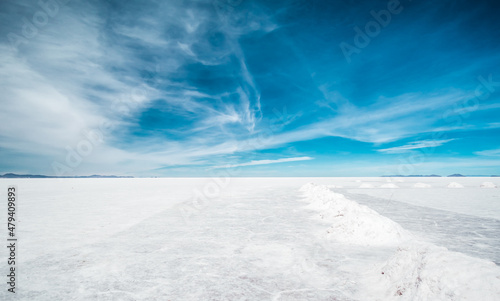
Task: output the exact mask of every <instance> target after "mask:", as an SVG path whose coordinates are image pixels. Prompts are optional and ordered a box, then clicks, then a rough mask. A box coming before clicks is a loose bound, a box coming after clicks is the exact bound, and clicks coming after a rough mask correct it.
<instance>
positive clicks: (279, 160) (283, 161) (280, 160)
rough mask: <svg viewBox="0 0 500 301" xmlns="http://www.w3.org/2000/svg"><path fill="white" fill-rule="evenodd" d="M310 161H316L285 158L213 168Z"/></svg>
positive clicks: (301, 158) (306, 158)
mask: <svg viewBox="0 0 500 301" xmlns="http://www.w3.org/2000/svg"><path fill="white" fill-rule="evenodd" d="M308 160H314V158H311V157H295V158H283V159H276V160H254V161H250V162H245V163H239V164H229V165H223V166H215V167H212V168H234V167H243V166H255V165H267V164H277V163H285V162H296V161H308Z"/></svg>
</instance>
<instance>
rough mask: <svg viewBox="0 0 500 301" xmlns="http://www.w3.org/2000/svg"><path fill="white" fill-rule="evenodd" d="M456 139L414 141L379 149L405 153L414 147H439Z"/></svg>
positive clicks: (387, 151)
mask: <svg viewBox="0 0 500 301" xmlns="http://www.w3.org/2000/svg"><path fill="white" fill-rule="evenodd" d="M453 140H455V139H444V140H422V141H414V142H411V143H408V144H406V145H402V146H396V147H391V148H385V149H379V150H378V151H379V152H381V153H389V154H394V153H403V152H406V151H408V150H412V149H419V148H428V147H438V146H441V145H443V144H445V143H448V142H450V141H453Z"/></svg>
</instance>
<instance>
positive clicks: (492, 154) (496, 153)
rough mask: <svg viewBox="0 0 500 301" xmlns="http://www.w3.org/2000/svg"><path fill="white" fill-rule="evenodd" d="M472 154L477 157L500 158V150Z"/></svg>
mask: <svg viewBox="0 0 500 301" xmlns="http://www.w3.org/2000/svg"><path fill="white" fill-rule="evenodd" d="M474 154H476V155H478V156H486V157H500V148H499V149H490V150H483V151H478V152H475V153H474Z"/></svg>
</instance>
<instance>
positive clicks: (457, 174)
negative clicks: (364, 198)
mask: <svg viewBox="0 0 500 301" xmlns="http://www.w3.org/2000/svg"><path fill="white" fill-rule="evenodd" d="M382 177H391V178H392V177H394V178H400V177H403V178H419V177H441V176H440V175H409V176H402V175H392V176H382ZM447 177H452V178H456V177H500V176H499V175H491V176H486V175H473V176H464V175H461V174H459V173H455V174H452V175H449V176H447Z"/></svg>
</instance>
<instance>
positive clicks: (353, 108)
mask: <svg viewBox="0 0 500 301" xmlns="http://www.w3.org/2000/svg"><path fill="white" fill-rule="evenodd" d="M498 6H499V5H498V4H497V3H496V2H495V1H458V0H457V1H439V2H438V3H436V2H435V1H410V0H402V1H394V0H391V1H299V0H284V1H249V0H213V1H212V0H210V1H188V0H186V1H181V0H172V1H117V0H116V1H115V0H107V1H76V0H72V1H67V0H58V1H57V2H56V1H55V0H42V1H41V2H38V1H2V3H1V4H0V14H1V16H0V34H1V37H2V39H1V40H0V72H1V78H2V80H1V82H0V90H1V91H2V93H1V95H0V102H1V110H0V120H1V121H2V122H1V123H0V124H1V125H0V156H1V158H2V159H1V160H0V173H6V172H15V173H36V174H48V175H89V174H117V175H133V176H180V177H184V176H210V175H215V174H221V173H222V174H228V175H231V176H379V175H394V174H404V175H409V174H433V173H435V174H441V175H448V174H451V173H462V174H468V175H491V174H500V139H499V137H500V119H499V117H498V116H499V113H500V68H499V67H500V34H499V33H500V21H499V20H498V16H497V13H498V11H499V10H498V8H499V7H498Z"/></svg>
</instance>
